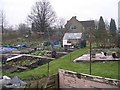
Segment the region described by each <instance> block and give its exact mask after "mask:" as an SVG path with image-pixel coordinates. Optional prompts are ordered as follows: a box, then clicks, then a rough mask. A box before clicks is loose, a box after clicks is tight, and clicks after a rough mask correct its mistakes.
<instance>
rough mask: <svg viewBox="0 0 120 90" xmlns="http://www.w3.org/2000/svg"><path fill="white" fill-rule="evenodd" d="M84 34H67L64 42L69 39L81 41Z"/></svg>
mask: <svg viewBox="0 0 120 90" xmlns="http://www.w3.org/2000/svg"><path fill="white" fill-rule="evenodd" d="M81 37H82V33H65V35H64V37H63V40H67V39H81Z"/></svg>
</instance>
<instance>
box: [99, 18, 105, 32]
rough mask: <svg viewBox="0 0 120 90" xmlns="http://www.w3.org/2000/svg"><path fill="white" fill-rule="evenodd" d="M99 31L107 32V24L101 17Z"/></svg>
mask: <svg viewBox="0 0 120 90" xmlns="http://www.w3.org/2000/svg"><path fill="white" fill-rule="evenodd" d="M98 30H105V22H104V20H103V17H102V16H100V19H99V23H98Z"/></svg>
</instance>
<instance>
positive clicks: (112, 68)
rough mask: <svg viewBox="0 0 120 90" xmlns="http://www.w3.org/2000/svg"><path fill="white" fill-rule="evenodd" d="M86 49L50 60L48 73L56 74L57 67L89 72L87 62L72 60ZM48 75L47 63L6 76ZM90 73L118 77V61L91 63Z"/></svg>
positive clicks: (29, 76)
mask: <svg viewBox="0 0 120 90" xmlns="http://www.w3.org/2000/svg"><path fill="white" fill-rule="evenodd" d="M87 51H88V48H83V49H79V50H76V51H74V52H71V53H69V54H68V55H65V56H63V57H61V58H59V59H56V60H54V61H52V62H50V64H49V66H50V71H49V74H50V75H52V74H56V73H57V72H58V70H59V69H65V70H71V71H75V72H77V73H86V74H89V63H88V62H81V63H74V62H72V60H74V59H75V58H77V57H79V56H81V55H83V54H84V53H86V52H87ZM47 75H48V64H45V65H42V66H41V67H38V68H35V69H32V70H29V71H24V72H20V73H14V74H8V76H19V77H21V78H22V79H31V78H34V77H44V76H47ZM92 75H97V76H102V77H107V78H113V79H118V62H105V63H103V62H96V63H92Z"/></svg>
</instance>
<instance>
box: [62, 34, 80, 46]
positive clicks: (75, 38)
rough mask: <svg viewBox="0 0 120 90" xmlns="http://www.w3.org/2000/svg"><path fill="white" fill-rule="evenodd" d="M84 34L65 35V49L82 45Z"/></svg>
mask: <svg viewBox="0 0 120 90" xmlns="http://www.w3.org/2000/svg"><path fill="white" fill-rule="evenodd" d="M81 40H82V33H65V35H64V37H63V47H64V48H65V47H76V46H78V45H80V42H81Z"/></svg>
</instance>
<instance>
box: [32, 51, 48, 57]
mask: <svg viewBox="0 0 120 90" xmlns="http://www.w3.org/2000/svg"><path fill="white" fill-rule="evenodd" d="M31 54H32V55H36V56H41V55H46V52H45V51H36V52H33V53H31Z"/></svg>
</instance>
